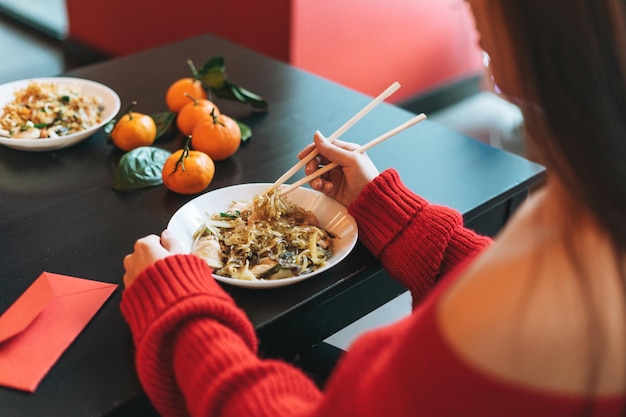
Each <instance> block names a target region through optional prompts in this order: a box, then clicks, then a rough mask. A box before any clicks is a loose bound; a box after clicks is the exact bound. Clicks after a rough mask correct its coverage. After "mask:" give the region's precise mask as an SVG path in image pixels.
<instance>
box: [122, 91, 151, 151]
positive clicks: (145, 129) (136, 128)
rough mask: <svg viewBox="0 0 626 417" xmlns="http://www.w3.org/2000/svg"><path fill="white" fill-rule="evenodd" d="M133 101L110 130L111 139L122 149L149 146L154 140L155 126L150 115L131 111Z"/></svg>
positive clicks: (128, 149)
mask: <svg viewBox="0 0 626 417" xmlns="http://www.w3.org/2000/svg"><path fill="white" fill-rule="evenodd" d="M135 104H137V103H136V102H133V104H132V105H131V106H130V108H129V109H128V110H127V112H126V114H124V115H123V116H122V117H120V119H119V120H118V121H117V122H116V123H115V126H114V127H113V130H112V131H111V140H112V141H113V143H114V144H115V146H117V147H118V148H120V149H122V150H123V151H130V150H133V149H135V148H139V147H140V146H150V145H152V144H153V143H154V141H155V140H156V135H157V126H156V122H155V121H154V119H153V118H152V116H150V115H148V114H143V113H138V112H134V111H133V107H134V106H135Z"/></svg>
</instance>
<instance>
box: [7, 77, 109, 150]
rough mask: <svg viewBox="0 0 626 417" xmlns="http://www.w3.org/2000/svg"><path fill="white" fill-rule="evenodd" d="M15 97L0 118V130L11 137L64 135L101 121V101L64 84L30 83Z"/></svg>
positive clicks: (102, 107)
mask: <svg viewBox="0 0 626 417" xmlns="http://www.w3.org/2000/svg"><path fill="white" fill-rule="evenodd" d="M14 96H15V99H14V100H13V101H12V102H10V103H8V104H7V105H5V106H4V109H3V110H2V113H1V115H0V129H3V130H5V131H7V132H8V133H9V135H10V136H11V137H14V138H33V139H35V138H54V137H59V136H65V135H69V134H71V133H76V132H80V131H82V130H86V129H89V128H90V127H92V126H95V125H97V124H98V123H100V122H101V121H102V112H103V110H104V106H103V104H102V99H101V98H100V97H94V96H90V95H87V94H84V93H82V92H80V91H78V90H77V89H75V88H72V87H70V86H67V85H63V84H57V83H38V82H35V81H31V82H30V83H29V84H28V86H27V87H25V88H22V89H20V90H17V91H16V92H15V93H14Z"/></svg>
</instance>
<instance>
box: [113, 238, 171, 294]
mask: <svg viewBox="0 0 626 417" xmlns="http://www.w3.org/2000/svg"><path fill="white" fill-rule="evenodd" d="M182 252H183V248H182V245H181V243H180V242H179V241H178V240H177V239H175V238H174V237H173V236H172V234H171V233H170V232H169V231H168V230H167V229H166V230H164V231H163V233H161V237H159V236H157V235H148V236H146V237H143V238H141V239H138V240H137V241H136V242H135V248H134V251H133V253H131V254H130V255H126V257H125V258H124V270H125V273H124V285H125V286H126V288H128V287H129V286H130V285H131V284H132V283H133V282H134V281H135V278H137V275H139V274H140V273H141V272H142V271H143V270H144V269H146V268H147V267H149V266H150V265H152V264H153V263H155V262H156V261H158V260H159V259H163V258H166V257H168V256H170V255H174V254H176V253H182Z"/></svg>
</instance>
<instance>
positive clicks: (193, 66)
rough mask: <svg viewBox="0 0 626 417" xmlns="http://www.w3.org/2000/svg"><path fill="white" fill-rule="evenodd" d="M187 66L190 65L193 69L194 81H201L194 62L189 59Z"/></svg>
mask: <svg viewBox="0 0 626 417" xmlns="http://www.w3.org/2000/svg"><path fill="white" fill-rule="evenodd" d="M187 65H189V68H190V69H191V74H192V75H193V79H194V80H200V74H198V69H197V68H196V66H195V65H194V63H193V61H192V60H191V59H189V58H188V59H187Z"/></svg>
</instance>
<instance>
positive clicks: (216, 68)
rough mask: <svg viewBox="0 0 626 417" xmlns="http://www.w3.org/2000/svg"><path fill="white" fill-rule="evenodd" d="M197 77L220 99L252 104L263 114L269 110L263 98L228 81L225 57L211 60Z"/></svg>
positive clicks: (216, 57)
mask: <svg viewBox="0 0 626 417" xmlns="http://www.w3.org/2000/svg"><path fill="white" fill-rule="evenodd" d="M197 75H198V78H199V79H200V80H201V81H202V82H203V84H204V85H205V86H206V87H207V88H208V89H209V90H210V91H211V92H212V93H213V94H215V95H216V96H217V97H219V98H222V99H226V100H235V101H239V102H241V103H244V104H250V105H251V106H252V107H253V108H254V109H257V110H260V111H263V112H266V111H267V110H268V103H267V101H266V100H265V99H264V98H263V97H261V96H260V95H258V94H255V93H253V92H252V91H249V90H246V89H245V88H243V87H241V86H239V85H237V84H235V83H234V82H232V81H231V80H229V79H228V77H227V74H226V63H225V59H224V57H223V56H214V57H212V58H210V59H209V60H208V61H207V62H206V63H205V64H204V66H203V67H202V68H201V69H200V70H199V71H198V72H197Z"/></svg>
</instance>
